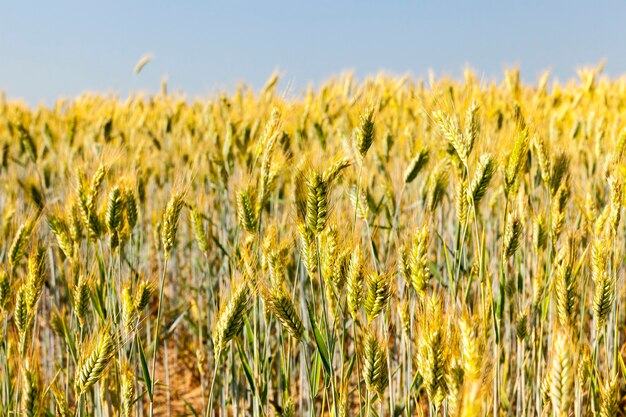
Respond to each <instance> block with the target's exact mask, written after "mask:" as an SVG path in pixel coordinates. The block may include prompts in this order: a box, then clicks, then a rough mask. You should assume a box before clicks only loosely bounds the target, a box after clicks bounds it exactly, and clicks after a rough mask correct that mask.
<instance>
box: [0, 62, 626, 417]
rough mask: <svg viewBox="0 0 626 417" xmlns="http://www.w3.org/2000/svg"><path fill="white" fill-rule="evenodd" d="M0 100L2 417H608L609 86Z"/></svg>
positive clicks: (621, 128)
mask: <svg viewBox="0 0 626 417" xmlns="http://www.w3.org/2000/svg"><path fill="white" fill-rule="evenodd" d="M503 79H504V81H503V82H502V83H495V82H480V81H479V80H478V79H477V77H476V76H475V75H474V74H472V73H470V72H467V73H466V74H465V78H464V79H461V80H449V79H444V78H441V79H433V80H431V81H430V82H422V81H417V80H413V79H410V78H402V79H399V78H392V77H385V76H379V77H377V78H372V79H367V80H364V81H362V82H356V81H355V80H353V78H352V77H351V76H350V75H343V76H339V77H336V78H334V79H332V80H330V81H328V82H326V83H325V84H323V85H321V86H319V88H317V89H315V90H314V89H310V90H308V91H305V92H304V93H303V94H302V95H301V96H299V98H296V99H285V98H284V96H283V95H282V94H280V92H278V91H277V81H278V79H277V78H272V79H270V80H269V81H268V83H267V85H266V86H265V87H264V88H263V89H262V90H261V91H257V92H254V91H253V90H251V89H249V88H246V87H245V86H242V87H240V88H238V89H237V90H236V91H235V92H233V93H232V94H226V93H224V94H217V95H215V96H213V97H211V98H209V99H206V100H202V101H200V100H189V99H185V98H184V97H179V96H176V95H167V94H165V93H162V94H157V95H154V96H144V95H139V94H137V95H134V96H131V97H130V98H128V99H126V100H121V99H119V98H116V97H108V96H98V95H82V96H79V97H76V98H74V99H71V100H64V101H58V102H56V103H55V104H54V105H52V106H50V107H44V106H39V107H29V106H27V105H25V104H23V103H21V102H17V101H11V100H8V99H6V98H3V99H1V100H0V187H1V188H2V192H1V194H0V214H1V217H0V332H1V338H0V409H1V411H0V415H1V416H14V415H23V416H52V415H58V416H80V417H85V416H95V417H104V416H124V417H131V416H137V417H139V416H171V415H190V416H191V415H193V416H213V415H215V416H254V417H266V416H281V417H287V416H311V417H313V416H334V417H339V416H398V417H399V416H422V415H428V416H431V417H432V416H450V417H452V416H496V417H497V416H516V417H520V416H545V415H553V416H558V417H561V416H563V417H565V416H588V415H598V416H602V417H608V416H615V415H624V414H623V409H624V406H625V405H626V402H625V400H624V397H625V395H626V383H625V382H626V380H625V375H626V364H625V361H624V359H625V357H626V347H625V346H626V345H625V343H626V325H625V324H626V321H625V318H626V314H625V311H624V307H625V306H626V305H625V304H624V302H625V301H626V292H625V290H626V286H625V285H624V282H625V281H624V280H625V277H624V272H625V268H624V256H625V253H626V222H625V221H623V219H622V218H621V217H622V213H623V210H622V209H623V203H624V192H623V187H624V180H625V179H626V155H625V153H626V82H625V81H623V80H622V81H620V80H608V79H605V78H603V77H602V76H601V75H600V74H599V72H598V71H596V70H586V71H581V72H580V73H579V78H578V79H576V80H574V81H571V82H569V83H567V84H564V85H558V84H556V83H553V82H552V81H551V80H550V79H549V77H548V76H547V75H546V76H545V77H543V78H541V79H540V81H539V82H538V83H537V84H536V85H526V84H524V83H522V82H520V79H519V73H518V72H517V71H509V72H506V73H505V75H504V77H503Z"/></svg>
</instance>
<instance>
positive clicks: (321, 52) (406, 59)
mask: <svg viewBox="0 0 626 417" xmlns="http://www.w3.org/2000/svg"><path fill="white" fill-rule="evenodd" d="M624 22H626V2H623V1H617V0H613V1H609V0H607V1H597V2H596V1H584V2H583V1H577V0H570V1H556V0H552V1H515V2H513V1H504V0H501V1H495V0H494V1H486V0H474V1H469V0H467V1H456V2H452V1H434V0H432V1H413V2H409V1H366V0H361V1H340V0H336V1H325V0H320V1H307V2H305V1H291V2H288V1H274V0H265V1H257V2H252V1H249V2H243V1H237V0H235V1H215V2H209V1H203V2H200V1H182V0H180V1H167V2H165V1H156V0H154V1H143V0H137V1H132V0H127V1H124V2H123V1H115V0H113V1H101V2H96V1H85V0H83V1H67V0H57V1H10V2H9V1H7V2H2V4H0V90H3V91H6V94H7V96H8V97H10V98H23V99H25V100H27V101H28V102H29V103H31V104H36V103H38V102H39V101H42V100H43V101H46V102H48V103H50V102H52V101H54V100H55V99H56V98H59V97H67V96H73V95H76V94H78V93H80V92H83V91H98V92H114V93H118V94H120V95H122V96H126V95H127V94H128V92H129V91H134V90H143V91H150V92H155V91H158V89H159V85H160V80H161V78H162V77H163V76H164V75H167V76H168V79H169V87H170V91H184V92H185V93H186V94H187V95H188V96H190V97H196V96H207V95H210V94H213V93H215V92H216V91H218V90H223V89H232V88H233V87H234V86H235V85H237V83H238V82H240V81H245V82H247V83H248V84H250V85H252V86H253V87H257V88H258V87H261V86H262V85H263V84H264V82H265V80H266V79H267V78H268V77H269V76H270V74H271V73H272V72H273V71H274V70H276V69H277V70H279V71H280V73H281V74H283V78H282V81H281V84H280V89H282V90H283V91H284V90H287V91H289V92H291V93H298V92H300V91H301V90H302V89H304V88H305V87H306V86H307V85H308V84H309V83H310V82H313V83H319V82H320V81H323V80H325V79H327V78H328V77H330V76H332V75H334V74H337V73H339V72H341V71H344V70H353V71H354V72H356V74H357V75H358V76H359V77H363V76H366V75H369V74H373V73H376V72H378V71H381V70H383V71H387V72H390V73H394V74H404V73H410V74H412V75H414V76H416V77H420V76H425V75H426V74H427V71H428V70H429V69H432V70H434V71H435V73H436V74H443V73H445V74H450V75H453V76H459V75H460V74H462V71H463V68H464V67H465V66H466V65H469V66H471V67H472V68H474V69H475V70H476V71H477V73H478V74H479V75H480V76H481V77H482V78H484V79H499V78H501V76H502V72H503V69H504V68H509V67H512V66H515V65H519V66H520V68H521V71H522V76H523V78H524V79H525V80H528V81H535V80H536V79H537V76H538V75H539V74H540V73H541V72H542V71H543V70H545V69H551V70H552V73H553V74H554V76H555V77H558V78H559V79H560V80H566V79H570V78H572V77H574V76H575V69H576V68H578V67H581V66H585V65H595V64H597V63H598V62H599V61H600V60H601V59H606V60H607V61H606V71H605V72H606V73H607V74H608V75H610V76H619V75H621V74H622V73H626V24H625V23H624ZM146 53H153V54H154V55H155V58H154V60H153V61H152V62H151V63H150V64H148V65H147V66H146V67H145V68H144V71H142V72H141V73H140V74H139V75H134V74H133V67H134V66H135V64H136V62H137V61H138V60H139V58H141V56H142V55H144V54H146Z"/></svg>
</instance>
